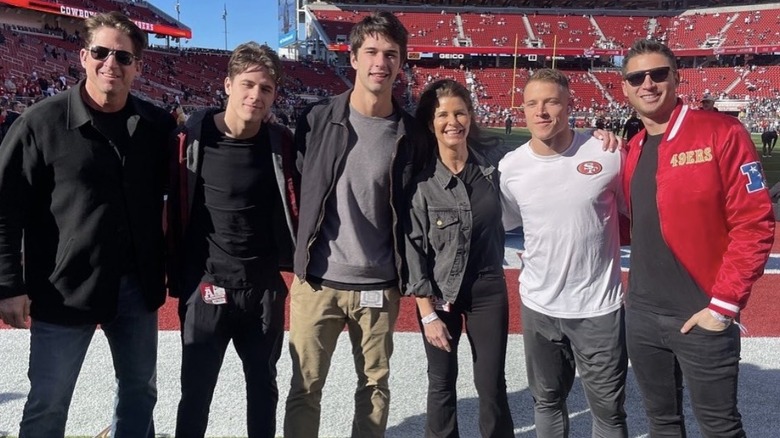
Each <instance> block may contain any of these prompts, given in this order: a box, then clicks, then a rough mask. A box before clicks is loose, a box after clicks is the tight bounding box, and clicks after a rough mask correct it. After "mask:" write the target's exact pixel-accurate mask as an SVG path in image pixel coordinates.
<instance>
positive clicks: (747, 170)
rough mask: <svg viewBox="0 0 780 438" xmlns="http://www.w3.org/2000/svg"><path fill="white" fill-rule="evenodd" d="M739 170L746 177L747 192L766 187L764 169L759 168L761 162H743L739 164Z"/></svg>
mask: <svg viewBox="0 0 780 438" xmlns="http://www.w3.org/2000/svg"><path fill="white" fill-rule="evenodd" d="M739 170H740V171H741V172H742V174H743V175H745V176H746V177H747V179H748V183H747V184H745V188H746V189H747V191H748V193H755V192H757V191H759V190H762V189H766V188H767V185H766V181H765V180H764V171H763V170H762V169H761V162H759V161H754V162H752V163H747V164H743V165H742V166H740V168H739Z"/></svg>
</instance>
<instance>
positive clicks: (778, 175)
mask: <svg viewBox="0 0 780 438" xmlns="http://www.w3.org/2000/svg"><path fill="white" fill-rule="evenodd" d="M488 131H489V132H491V133H493V134H495V135H498V136H499V137H503V138H504V141H506V143H507V144H508V145H513V146H520V145H521V144H523V143H525V142H527V141H528V139H529V138H531V134H529V133H528V129H526V128H513V129H512V134H510V135H505V134H504V129H503V128H490V129H488ZM752 137H753V143H754V144H755V145H756V149H757V150H758V156H759V157H761V134H753V135H752ZM778 147H780V146H778ZM761 162H762V163H763V164H762V165H763V167H764V173H765V174H766V179H767V184H768V186H769V187H772V186H773V185H775V184H777V182H778V181H780V149H778V152H777V153H775V155H774V156H772V157H769V158H761Z"/></svg>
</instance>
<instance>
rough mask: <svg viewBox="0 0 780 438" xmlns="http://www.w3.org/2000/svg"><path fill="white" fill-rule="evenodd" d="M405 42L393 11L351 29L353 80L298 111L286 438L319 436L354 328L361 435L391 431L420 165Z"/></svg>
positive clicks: (356, 429) (355, 426) (355, 430)
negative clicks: (401, 90) (398, 331)
mask: <svg viewBox="0 0 780 438" xmlns="http://www.w3.org/2000/svg"><path fill="white" fill-rule="evenodd" d="M407 41H408V34H407V31H406V29H405V28H404V27H403V24H401V22H400V21H399V20H398V18H396V17H395V16H394V15H393V14H392V13H390V12H387V11H380V12H376V13H373V14H371V15H368V16H366V17H365V18H363V19H362V20H361V21H360V22H358V23H357V24H356V25H355V26H354V27H353V28H352V31H351V33H350V47H351V53H350V62H351V64H352V67H353V68H354V69H355V72H356V77H355V85H354V87H353V88H352V89H351V90H349V91H347V92H345V93H343V94H340V95H338V96H335V97H333V98H329V99H326V100H323V101H321V102H320V103H318V104H315V105H314V106H312V107H309V108H308V109H307V110H306V112H305V113H304V114H302V115H301V116H300V117H299V119H298V126H297V129H296V132H295V136H296V142H297V143H298V145H299V146H300V147H301V149H302V150H305V151H306V155H305V159H304V160H303V170H302V173H303V181H302V190H301V191H302V194H301V201H302V203H301V209H300V228H299V230H298V239H297V241H298V242H300V244H299V245H298V246H297V249H296V254H295V275H296V277H297V279H295V280H294V281H293V286H292V290H291V292H290V297H291V299H290V355H291V356H292V381H291V388H290V394H289V396H288V397H287V415H286V417H285V420H284V435H285V436H288V437H296V438H307V437H316V436H317V434H318V430H319V424H320V399H321V397H322V388H323V386H324V385H325V379H326V378H327V375H328V368H329V366H330V358H331V356H332V355H333V352H334V349H335V348H336V340H337V339H338V337H339V334H340V333H341V332H342V330H343V329H344V326H345V325H346V327H347V329H348V331H349V335H350V339H351V341H352V349H353V352H354V356H355V357H354V359H355V368H356V372H357V375H358V383H357V385H358V386H357V389H356V392H355V400H354V401H355V413H354V419H353V423H352V436H353V437H382V436H384V434H385V428H386V426H387V416H388V412H389V407H390V387H389V385H388V378H389V365H390V356H391V354H392V351H393V330H394V328H395V321H396V318H397V317H398V309H399V305H400V299H401V294H400V290H399V285H400V281H401V277H400V275H401V267H402V263H403V259H402V258H401V255H402V254H398V253H397V249H401V248H403V235H402V233H401V232H400V224H399V223H398V220H397V219H396V218H397V215H399V214H400V213H401V212H402V211H403V208H404V202H403V193H404V192H405V190H407V189H408V186H409V184H410V183H411V177H412V172H413V171H412V161H413V160H412V154H413V152H414V148H413V147H412V144H411V141H412V138H411V133H412V128H413V126H414V119H413V118H412V117H411V116H410V115H409V114H408V113H406V111H404V110H403V108H401V106H400V104H399V103H398V102H396V101H394V100H393V94H392V91H393V83H394V82H395V78H396V76H397V75H398V72H399V70H400V68H401V65H403V63H404V61H405V60H406V46H407ZM388 169H390V171H389V172H388ZM391 193H392V196H391Z"/></svg>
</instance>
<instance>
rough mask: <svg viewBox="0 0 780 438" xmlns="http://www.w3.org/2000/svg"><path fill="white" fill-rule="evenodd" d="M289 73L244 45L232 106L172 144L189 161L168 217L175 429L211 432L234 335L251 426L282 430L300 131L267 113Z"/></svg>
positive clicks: (233, 61) (229, 81)
mask: <svg viewBox="0 0 780 438" xmlns="http://www.w3.org/2000/svg"><path fill="white" fill-rule="evenodd" d="M281 81H282V64H281V61H280V60H279V57H278V55H277V54H276V53H275V52H274V51H273V50H271V49H270V48H269V47H268V46H260V45H259V44H257V43H255V42H249V43H245V44H241V45H239V46H238V47H236V49H235V50H234V51H233V54H232V56H231V57H230V60H229V61H228V77H227V78H225V93H226V94H227V96H228V98H227V107H226V109H225V110H222V109H220V108H211V109H205V110H201V111H199V112H197V113H195V114H193V115H192V117H191V118H190V119H189V121H188V123H187V124H186V127H185V128H184V129H182V130H181V132H182V134H183V136H184V137H183V139H181V140H180V141H177V142H176V144H175V145H174V148H173V150H174V153H175V157H174V162H177V163H182V165H180V166H178V167H176V168H175V171H172V172H171V173H172V175H171V182H170V186H171V187H175V188H176V189H174V190H171V191H170V193H169V198H168V215H167V217H168V218H169V226H168V230H169V235H170V237H171V238H170V239H169V242H173V246H171V247H170V251H169V253H170V254H171V256H172V257H171V263H169V266H170V267H172V269H171V271H170V272H169V276H168V277H169V279H171V282H170V284H171V293H172V294H174V295H175V296H178V297H179V317H180V319H181V327H182V334H181V337H182V344H183V345H182V364H181V401H180V402H179V411H178V416H177V420H176V436H178V437H203V436H204V435H205V433H206V427H207V425H208V416H209V405H210V404H211V399H212V396H213V395H214V387H215V386H216V384H217V379H218V377H219V373H220V368H221V366H222V360H223V358H224V356H225V351H226V349H227V346H228V344H229V343H230V341H231V340H232V341H233V346H234V347H235V349H236V351H237V352H238V356H239V357H240V358H241V361H242V363H243V369H244V375H245V379H246V389H247V430H248V431H249V436H250V437H274V436H275V435H276V405H277V401H278V389H277V385H276V375H277V372H276V363H277V361H278V360H279V356H280V355H281V351H282V340H283V338H284V302H285V298H286V297H287V285H286V284H285V282H284V279H283V278H282V276H281V275H280V273H279V269H280V268H286V269H287V270H290V269H291V268H292V256H293V252H294V246H293V245H294V242H295V228H296V222H297V215H296V214H297V209H298V207H297V204H296V202H297V201H296V200H297V198H298V192H299V191H298V187H299V186H298V183H299V182H300V175H299V174H298V173H297V170H296V166H295V161H296V152H295V146H294V143H293V136H292V133H291V132H290V131H289V130H288V129H287V128H286V127H283V126H281V125H278V124H276V123H269V122H266V121H264V120H265V119H266V118H267V116H268V115H269V114H270V111H271V107H272V105H273V103H274V99H275V98H276V90H277V87H278V86H279V84H281ZM177 109H178V110H180V109H181V107H178V108H177ZM179 142H181V144H183V145H186V148H185V149H183V150H181V152H180V147H179ZM187 157H197V158H194V159H191V160H188V159H187ZM190 182H194V183H195V184H196V185H195V186H194V187H190V186H189V184H190ZM288 183H291V184H293V185H288ZM182 193H187V194H188V197H187V198H186V199H185V198H182V197H181V194H182ZM183 209H184V211H187V212H189V214H188V216H187V217H182V216H181V212H182V211H183Z"/></svg>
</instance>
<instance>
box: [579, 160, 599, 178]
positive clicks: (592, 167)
mask: <svg viewBox="0 0 780 438" xmlns="http://www.w3.org/2000/svg"><path fill="white" fill-rule="evenodd" d="M602 170H604V166H602V165H601V163H599V162H598V161H586V162H584V163H580V164H579V165H578V166H577V172H579V173H581V174H583V175H596V174H598V173H601V171H602Z"/></svg>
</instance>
